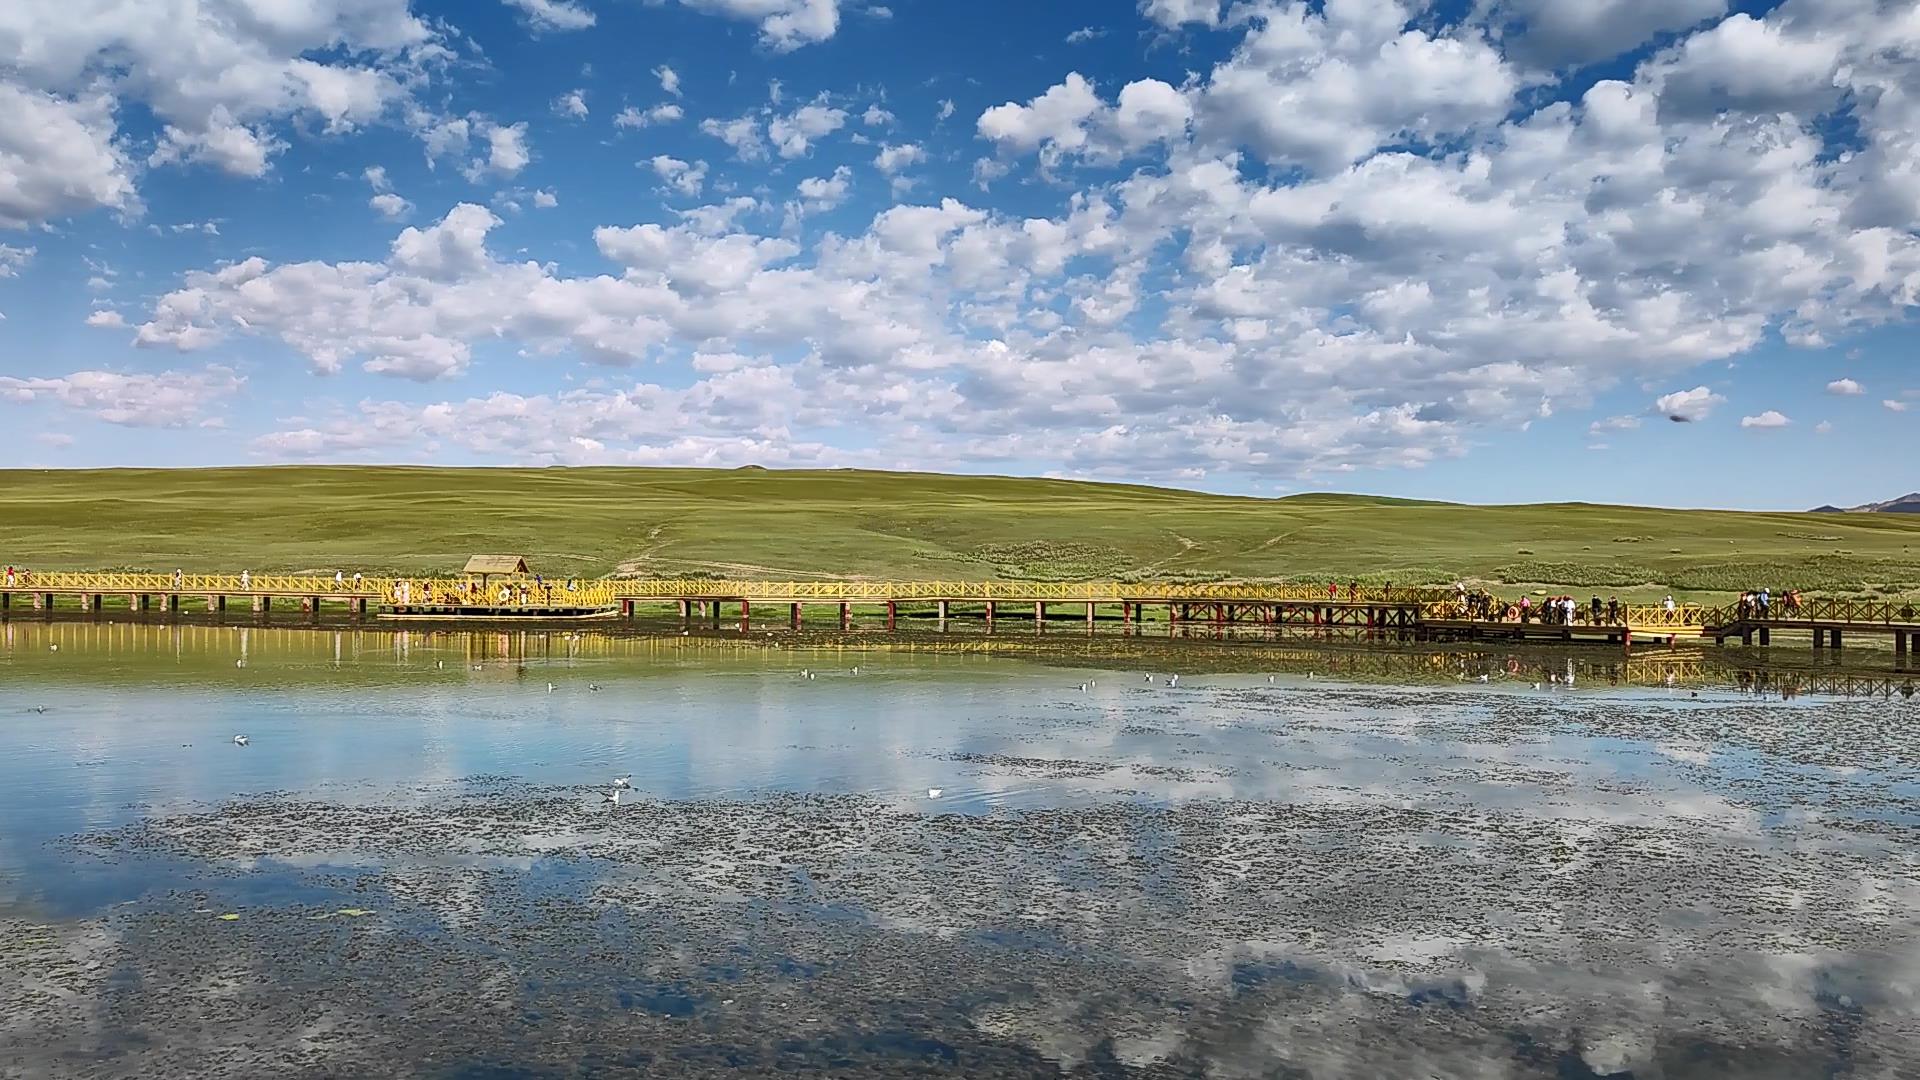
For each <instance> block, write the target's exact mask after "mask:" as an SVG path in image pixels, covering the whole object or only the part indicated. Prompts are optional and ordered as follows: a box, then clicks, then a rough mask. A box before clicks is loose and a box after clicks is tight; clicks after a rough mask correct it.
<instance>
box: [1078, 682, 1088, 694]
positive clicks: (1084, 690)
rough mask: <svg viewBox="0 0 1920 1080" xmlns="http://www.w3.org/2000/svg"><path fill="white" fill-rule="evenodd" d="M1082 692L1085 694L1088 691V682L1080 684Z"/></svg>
mask: <svg viewBox="0 0 1920 1080" xmlns="http://www.w3.org/2000/svg"><path fill="white" fill-rule="evenodd" d="M1080 692H1081V693H1083V694H1084V693H1086V692H1087V684H1086V683H1081V684H1080Z"/></svg>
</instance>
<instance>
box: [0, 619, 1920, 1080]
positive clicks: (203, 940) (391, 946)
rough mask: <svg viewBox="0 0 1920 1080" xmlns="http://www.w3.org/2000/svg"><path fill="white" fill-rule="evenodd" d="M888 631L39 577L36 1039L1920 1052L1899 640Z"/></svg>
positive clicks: (1163, 1058) (341, 1063) (1698, 1063)
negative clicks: (1504, 646) (669, 628)
mask: <svg viewBox="0 0 1920 1080" xmlns="http://www.w3.org/2000/svg"><path fill="white" fill-rule="evenodd" d="M876 644H877V645H878V647H873V646H869V645H863V644H861V643H860V642H859V641H858V640H854V641H846V640H833V641H819V642H812V643H804V642H803V643H801V644H798V645H794V644H790V643H785V642H782V641H779V640H776V639H766V640H761V639H757V638H749V639H740V638H738V637H733V638H728V637H699V636H689V637H681V636H678V635H677V634H657V635H650V634H624V635H619V634H601V633H575V632H563V631H531V630H514V631H506V632H499V633H490V632H472V633H467V632H458V633H447V632H440V633H430V632H418V631H405V632H396V631H387V630H380V629H358V630H355V629H298V628H266V627H257V626H254V627H249V626H213V625H180V626H169V625H161V624H151V623H105V622H38V621H33V620H15V621H12V622H5V623H0V941H4V944H3V945H0V1000H4V1001H5V1002H6V1003H7V1004H6V1006H5V1008H4V1010H0V1076H4V1077H15V1076H19V1077H28V1076H32V1077H39V1076H59V1077H67V1076H74V1077H96V1076H97V1077H119V1076H151V1075H166V1074H172V1073H181V1074H188V1075H195V1076H233V1077H262V1076H354V1075H383V1076H427V1077H549V1076H579V1075H608V1076H674V1077H685V1076H692V1077H699V1076H720V1075H743V1074H744V1075H759V1074H765V1073H776V1072H779V1073H793V1074H797V1075H811V1076H820V1077H849V1076H967V1077H999V1076H1005V1077H1048V1076H1089V1077H1091V1076H1098V1077H1134V1076H1139V1077H1175V1076H1179V1077H1198V1076H1209V1077H1288V1078H1305V1077H1312V1078H1327V1077H1354V1078H1360V1077H1369V1078H1372V1077H1400V1076H1407V1077H1415V1076H1418V1077H1429V1076H1431V1077H1476V1078H1477V1077H1559V1078H1564V1077H1589V1076H1622V1077H1637V1078H1652V1077H1659V1078H1685V1077H1755V1078H1759V1077H1769V1078H1772V1077H1779V1078H1788V1077H1794V1078H1798V1077H1839V1076H1846V1077H1876V1078H1877V1077H1888V1078H1891V1077H1896V1076H1911V1075H1914V1074H1913V1072H1912V1071H1911V1070H1912V1068H1913V1064H1912V1063H1913V1062H1915V1061H1920V845H1917V844H1916V840H1917V839H1920V747H1916V743H1915V740H1914V738H1913V731H1914V724H1915V721H1916V719H1920V707H1916V705H1915V703H1914V702H1913V701H1912V700H1911V699H1910V698H1909V697H1907V696H1904V695H1903V694H1902V693H1901V692H1899V689H1900V684H1897V683H1890V682H1883V683H1881V684H1879V692H1878V693H1876V694H1874V695H1872V696H1863V697H1846V696H1839V695H1833V694H1823V693H1817V692H1816V693H1796V692H1794V690H1795V689H1800V690H1804V689H1806V688H1807V686H1808V685H1809V684H1811V685H1813V686H1814V688H1815V689H1818V687H1819V685H1820V684H1819V683H1818V680H1817V679H1810V680H1807V681H1806V682H1803V681H1801V679H1800V677H1799V676H1794V677H1792V678H1786V677H1776V676H1775V675H1773V674H1770V673H1769V672H1767V671H1765V670H1755V669H1750V668H1743V667H1739V666H1737V665H1738V664H1739V663H1744V662H1745V661H1738V660H1736V661H1734V662H1733V666H1729V665H1727V664H1723V663H1722V662H1720V661H1716V660H1702V659H1699V658H1698V657H1697V656H1695V655H1694V654H1687V655H1686V656H1684V657H1683V656H1679V655H1677V654H1656V655H1653V656H1650V657H1648V658H1647V659H1646V660H1644V661H1632V662H1628V661H1625V660H1623V659H1622V658H1621V657H1619V655H1618V654H1617V653H1613V652H1608V651H1606V650H1595V651H1594V652H1591V653H1577V652H1576V653H1564V652H1504V651H1503V652H1497V653H1496V652H1490V651H1484V650H1476V651H1443V650H1436V649H1418V648H1412V647H1408V648H1396V647H1382V648H1377V649H1373V650H1353V649H1348V650H1340V649H1322V648H1317V647H1314V646H1312V645H1307V644H1300V643H1293V644H1285V645H1281V644H1261V643H1251V642H1249V643H1236V644H1232V645H1228V646H1225V647H1224V648H1213V649H1211V650H1206V649H1201V648H1198V647H1196V649H1195V650H1193V651H1189V650H1187V649H1186V647H1185V646H1183V645H1181V644H1180V643H1168V644H1164V645H1161V646H1159V647H1146V646H1144V645H1141V644H1138V643H1127V644H1122V643H1115V642H1104V643H1103V642H1092V641H1080V642H1075V643H1061V644H1059V645H1057V646H1054V647H1053V648H1052V649H1051V651H1033V652H1029V653H1024V654H1014V655H1004V654H1001V653H997V652H993V651H988V650H985V649H982V648H980V647H978V646H979V643H978V642H971V643H957V644H956V643H950V642H938V641H931V640H924V639H916V638H911V637H908V638H901V639H889V640H888V641H887V642H884V643H876ZM1229 650H1230V651H1229ZM1729 655H1736V656H1737V655H1739V654H1729ZM1176 672H1177V673H1178V674H1179V677H1178V679H1177V680H1174V679H1173V678H1172V677H1173V675H1174V674H1175V673H1176ZM1483 676H1484V678H1485V681H1482V677H1483ZM1783 687H1785V688H1787V689H1788V691H1789V692H1788V693H1786V694H1784V695H1783V694H1782V693H1781V692H1780V690H1781V689H1782V688H1783ZM1756 688H1759V689H1762V690H1764V691H1766V692H1762V693H1756V692H1754V691H1755V689H1756ZM1909 692H1910V691H1909ZM236 735H244V736H245V737H246V744H245V745H240V744H237V743H236V742H235V739H234V737H235V736H236ZM616 777H627V778H629V783H630V785H631V786H630V787H629V788H626V789H622V790H621V791H620V801H619V802H617V803H616V802H612V801H609V797H610V795H611V794H612V793H613V791H614V790H615V789H614V787H613V782H614V780H615V778H616Z"/></svg>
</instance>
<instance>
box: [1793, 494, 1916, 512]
mask: <svg viewBox="0 0 1920 1080" xmlns="http://www.w3.org/2000/svg"><path fill="white" fill-rule="evenodd" d="M1809 513H1814V514H1920V491H1911V492H1908V493H1907V494H1905V495H1902V496H1900V497H1899V498H1897V499H1888V500H1887V501H1886V502H1877V503H1863V504H1861V505H1860V506H1816V507H1814V508H1813V509H1812V510H1811V511H1809Z"/></svg>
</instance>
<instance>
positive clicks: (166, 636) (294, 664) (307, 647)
mask: <svg viewBox="0 0 1920 1080" xmlns="http://www.w3.org/2000/svg"><path fill="white" fill-rule="evenodd" d="M1107 640H1108V641H1109V642H1110V643H1111V647H1110V648H1101V647H1099V646H1098V645H1095V646H1093V647H1091V648H1089V647H1088V646H1087V645H1086V644H1085V643H1084V641H1083V642H1082V643H1081V644H1074V643H1073V641H1074V639H1072V638H1068V637H1062V638H1060V639H1058V642H1057V644H1058V645H1059V646H1060V648H1058V649H1056V648H1055V647H1054V646H1053V644H1050V642H1049V639H1048V638H1046V637H1039V638H1036V637H1033V636H1032V635H1028V634H1017V635H1000V636H998V637H995V638H986V637H983V636H978V635H962V636H951V635H946V636H943V635H938V634H928V633H916V632H913V631H911V630H909V631H904V632H902V633H900V634H896V635H888V636H855V637H851V638H840V637H837V636H835V637H832V638H829V639H800V640H796V639H794V638H791V637H787V636H784V635H782V636H776V637H772V638H769V637H766V636H758V635H757V636H754V637H747V638H742V637H739V636H735V635H733V634H730V633H729V634H723V635H720V636H707V635H685V634H683V633H681V632H679V631H666V632H660V631H656V632H642V631H635V630H626V629H619V630H610V629H601V628H591V629H586V628H583V629H559V628H552V627H534V626H527V625H522V626H515V627H509V628H504V629H473V628H454V627H445V626H442V627H417V626H397V627H396V626H390V625H367V626H358V627H354V626H319V627H313V626H285V625H282V626H271V625H249V624H247V623H236V624H217V623H210V622H188V621H157V620H139V621H126V620H120V621H105V620H100V621H95V620H71V619H61V620H52V621H39V620H11V621H8V622H4V623H0V661H6V660H12V659H15V658H16V657H17V658H19V659H34V658H40V657H44V658H46V659H45V661H44V662H36V663H35V672H36V674H37V675H38V676H39V677H43V678H55V679H58V678H62V677H69V676H70V677H71V678H72V679H73V680H75V681H76V682H85V683H89V684H93V683H99V682H102V681H107V682H113V681H134V682H140V681H148V680H155V679H160V680H165V681H169V682H172V681H180V680H187V681H203V680H210V681H218V682H221V683H231V682H232V680H233V678H234V676H235V671H234V668H235V667H236V665H238V666H240V667H252V668H254V669H256V670H258V669H267V670H270V671H271V672H272V673H273V676H274V681H275V685H284V686H287V687H289V688H294V689H297V688H299V687H300V686H301V685H302V684H303V683H311V684H313V685H314V686H315V687H316V688H318V687H322V686H324V687H329V688H332V689H336V690H338V689H345V688H348V687H350V686H351V684H352V683H353V681H354V680H356V679H376V680H377V679H382V678H386V677H387V675H388V674H390V673H391V672H392V671H393V670H401V671H410V672H418V673H423V674H425V673H431V674H434V675H439V676H441V677H445V678H452V679H468V680H472V681H474V682H476V683H491V682H496V681H500V680H517V679H527V678H533V679H538V680H545V679H546V678H548V677H549V676H550V674H551V673H552V672H553V671H554V670H555V669H564V668H566V667H568V666H571V665H575V664H580V665H604V664H607V663H610V662H611V663H621V662H630V664H631V666H630V667H628V668H626V669H624V670H626V671H628V672H629V673H631V674H633V675H635V676H637V677H644V676H645V675H646V673H648V672H653V671H668V670H672V669H673V668H674V667H675V666H676V665H678V664H681V663H685V662H688V661H698V660H702V659H709V658H712V657H715V656H742V655H758V656H762V657H764V658H765V660H766V666H767V669H768V670H769V671H770V672H776V673H777V672H782V671H786V670H789V669H791V670H794V671H798V670H800V669H802V668H806V667H812V668H815V669H818V670H834V669H836V668H840V669H844V668H847V667H849V666H851V665H855V664H865V663H871V662H873V661H870V660H866V659H862V658H863V657H869V656H872V655H873V654H876V653H877V654H882V655H886V656H898V657H901V658H903V659H908V658H911V659H914V660H926V661H929V662H938V661H939V660H940V659H941V658H950V659H952V660H953V661H955V662H966V661H968V660H970V659H975V658H980V657H986V656H992V657H1001V658H1022V657H1027V658H1032V659H1035V660H1040V661H1058V662H1062V663H1071V664H1073V665H1075V666H1080V667H1093V668H1105V669H1108V670H1145V671H1157V670H1163V669H1169V668H1176V667H1177V668H1181V669H1184V670H1188V671H1194V672H1195V673H1196V676H1195V677H1200V673H1203V672H1204V671H1205V670H1206V669H1207V668H1208V667H1210V666H1212V667H1216V668H1218V669H1219V670H1220V671H1221V672H1223V673H1224V674H1223V675H1222V676H1221V677H1223V678H1236V677H1237V678H1243V679H1244V678H1247V677H1249V676H1248V675H1247V673H1248V672H1250V671H1257V672H1259V673H1260V674H1263V675H1264V674H1273V675H1276V676H1281V677H1283V678H1284V677H1289V676H1291V677H1294V678H1296V679H1299V680H1303V681H1304V680H1308V679H1313V680H1321V679H1335V680H1341V681H1345V682H1353V683H1382V684H1396V685H1408V684H1427V685H1443V684H1458V683H1469V684H1472V685H1473V686H1474V687H1475V688H1476V689H1477V688H1478V687H1479V685H1480V684H1481V682H1482V676H1484V677H1485V683H1486V685H1487V686H1488V687H1489V688H1491V689H1494V690H1496V691H1513V690H1520V691H1525V690H1529V689H1530V688H1532V687H1533V686H1535V685H1536V684H1537V685H1538V686H1539V687H1541V688H1542V689H1544V690H1553V689H1555V688H1556V687H1564V688H1569V689H1572V688H1579V689H1592V688H1596V687H1622V688H1640V689H1665V690H1669V691H1672V692H1674V693H1676V694H1685V693H1688V692H1689V691H1692V690H1702V689H1722V690H1736V691H1740V692H1745V693H1752V694H1755V695H1757V696H1762V697H1767V698H1793V697H1797V696H1800V695H1817V696H1830V697H1846V698H1882V699H1911V698H1913V697H1914V695H1915V693H1916V690H1920V687H1917V686H1916V676H1915V675H1913V674H1898V673H1896V674H1893V675H1887V674H1875V673H1872V672H1868V671H1864V670H1855V669H1841V668H1839V667H1837V658H1836V659H1834V660H1831V661H1828V662H1826V663H1827V664H1829V665H1830V666H1828V667H1826V668H1825V669H1821V668H1814V669H1795V668H1791V667H1786V666H1764V665H1761V664H1755V663H1752V662H1750V661H1749V660H1748V659H1747V658H1746V657H1744V656H1743V655H1742V654H1739V653H1731V652H1716V651H1713V650H1700V649H1643V650H1640V651H1637V652H1633V653H1615V652H1603V651H1596V650H1567V649H1555V648H1544V649H1543V648H1540V647H1538V646H1529V647H1513V646H1511V645H1508V644H1506V643H1501V642H1478V643H1457V644H1437V645H1436V644H1406V645H1397V646H1396V645H1391V644H1389V645H1386V646H1384V647H1379V648H1343V647H1338V645H1337V644H1336V645H1335V646H1334V647H1328V646H1327V645H1326V644H1318V645H1316V644H1313V643H1302V642H1301V641H1299V639H1298V638H1297V637H1294V636H1281V635H1269V636H1266V637H1265V643H1264V644H1261V645H1260V646H1259V647H1258V649H1257V650H1256V651H1253V652H1248V651H1246V650H1242V649H1222V650H1212V649H1208V648H1205V647H1204V642H1205V641H1206V640H1211V635H1208V636H1207V637H1206V638H1205V639H1201V640H1200V641H1199V642H1198V643H1200V644H1202V646H1203V647H1202V648H1201V649H1200V650H1198V651H1197V652H1196V650H1195V649H1193V648H1190V647H1188V646H1187V645H1185V644H1182V643H1180V641H1179V640H1178V639H1173V640H1169V639H1168V638H1166V637H1163V636H1160V635H1153V636H1148V637H1135V638H1128V639H1121V638H1109V639H1107ZM1062 650H1064V651H1062ZM53 654H58V655H59V656H60V657H61V659H60V661H58V662H53V661H52V655H53ZM102 657H106V658H110V659H111V660H112V661H113V663H112V664H111V665H108V666H106V667H102V666H101V665H100V664H99V663H98V662H97V661H98V660H99V659H100V658H102ZM69 658H71V659H72V660H73V661H84V662H76V663H72V664H71V665H70V664H69ZM1250 660H1256V661H1257V662H1255V663H1252V664H1250V663H1249V661H1250ZM603 674H612V673H610V672H604V669H603ZM342 680H345V682H344V683H343V681H342Z"/></svg>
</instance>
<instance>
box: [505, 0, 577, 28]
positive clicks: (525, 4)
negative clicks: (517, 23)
mask: <svg viewBox="0 0 1920 1080" xmlns="http://www.w3.org/2000/svg"><path fill="white" fill-rule="evenodd" d="M502 2H503V3H505V4H506V5H507V6H508V7H512V8H518V9H519V10H520V12H521V14H522V15H524V16H525V18H526V20H527V25H529V26H531V27H533V28H534V29H535V30H585V29H587V28H588V27H590V26H592V25H593V24H594V17H593V12H592V11H590V10H588V8H587V7H586V6H585V5H583V4H580V3H577V2H574V0H502Z"/></svg>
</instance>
